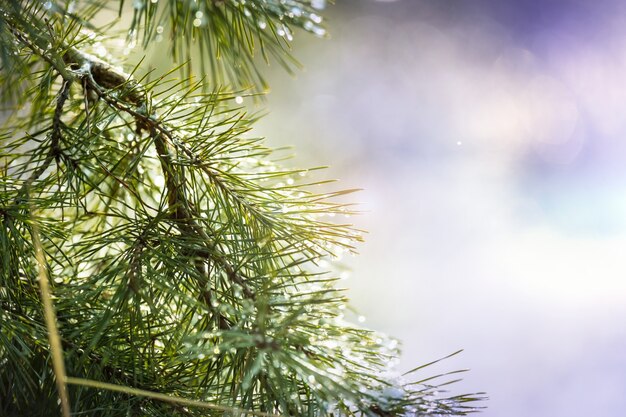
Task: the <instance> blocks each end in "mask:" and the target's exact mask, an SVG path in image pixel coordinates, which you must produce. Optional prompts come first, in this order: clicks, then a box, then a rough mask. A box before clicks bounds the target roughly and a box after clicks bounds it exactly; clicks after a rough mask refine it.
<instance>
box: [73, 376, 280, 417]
mask: <svg viewBox="0 0 626 417" xmlns="http://www.w3.org/2000/svg"><path fill="white" fill-rule="evenodd" d="M65 382H67V383H68V384H70V385H79V386H83V387H89V388H96V389H102V390H107V391H114V392H121V393H123V394H128V395H134V396H138V397H148V398H152V399H154V400H159V401H165V402H168V403H173V404H180V405H186V406H190V407H198V408H207V409H211V410H217V411H224V412H227V413H232V414H234V415H236V414H242V415H247V414H250V415H253V416H259V417H281V415H280V414H274V413H266V412H263V411H254V410H246V409H244V408H237V407H227V406H225V405H219V404H213V403H209V402H206V401H198V400H190V399H188V398H182V397H177V396H174V395H167V394H162V393H160V392H154V391H147V390H143V389H138V388H131V387H125V386H121V385H115V384H109V383H106V382H100V381H94V380H91V379H84V378H74V377H66V378H65Z"/></svg>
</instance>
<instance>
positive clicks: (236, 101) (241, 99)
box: [235, 96, 243, 104]
mask: <svg viewBox="0 0 626 417" xmlns="http://www.w3.org/2000/svg"><path fill="white" fill-rule="evenodd" d="M235 103H237V104H241V103H243V97H241V96H237V97H235Z"/></svg>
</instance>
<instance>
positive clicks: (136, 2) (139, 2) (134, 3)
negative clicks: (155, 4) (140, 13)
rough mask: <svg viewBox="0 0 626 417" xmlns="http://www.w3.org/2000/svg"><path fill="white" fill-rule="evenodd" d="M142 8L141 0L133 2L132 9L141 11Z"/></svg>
mask: <svg viewBox="0 0 626 417" xmlns="http://www.w3.org/2000/svg"><path fill="white" fill-rule="evenodd" d="M143 6H144V4H143V0H135V1H133V7H134V8H135V9H138V10H141V9H143Z"/></svg>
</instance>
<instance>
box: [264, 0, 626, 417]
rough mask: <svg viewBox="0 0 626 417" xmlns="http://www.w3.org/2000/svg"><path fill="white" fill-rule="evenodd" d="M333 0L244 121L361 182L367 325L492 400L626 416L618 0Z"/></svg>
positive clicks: (505, 410)
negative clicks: (293, 75) (293, 63)
mask: <svg viewBox="0 0 626 417" xmlns="http://www.w3.org/2000/svg"><path fill="white" fill-rule="evenodd" d="M337 3H338V4H337V5H336V6H333V7H329V8H328V9H327V10H326V15H327V16H328V19H327V25H328V27H329V32H330V33H331V36H332V40H331V41H328V42H326V41H320V40H315V39H310V38H309V37H308V36H304V35H302V34H300V36H298V37H297V38H296V44H295V46H294V50H295V53H296V56H298V57H299V58H300V60H301V61H302V62H303V63H304V65H305V67H306V71H305V72H303V73H300V74H298V77H297V79H285V75H284V73H283V72H282V71H275V72H273V73H272V74H271V75H270V85H271V86H272V92H271V94H270V95H269V97H268V104H269V108H270V114H269V116H267V117H265V118H264V119H263V120H262V121H261V122H260V124H259V126H258V129H257V131H256V133H259V132H260V133H261V134H263V135H265V136H267V137H268V139H269V140H270V143H271V144H272V145H275V146H278V145H285V144H294V145H295V149H296V151H297V157H296V158H295V160H294V161H293V163H294V164H295V165H299V166H302V165H320V164H329V165H331V168H330V170H329V173H327V174H329V175H331V176H332V177H336V178H340V179H341V182H340V183H339V186H341V187H345V188H352V187H362V188H364V189H365V190H364V191H362V192H360V193H359V194H357V195H356V196H353V198H354V199H357V200H358V201H360V202H362V204H361V205H360V209H361V210H363V211H365V213H364V214H363V215H361V216H358V217H357V218H352V219H350V220H353V221H354V222H355V223H356V224H357V225H358V226H359V227H362V228H365V229H367V230H368V231H369V234H368V236H366V239H367V241H366V243H365V244H363V245H361V246H360V248H359V249H360V252H361V255H360V256H358V257H354V258H350V259H345V260H344V261H345V262H346V263H347V264H348V265H349V266H350V267H351V269H352V277H351V278H350V279H349V280H348V281H347V282H346V285H347V286H349V287H350V289H351V290H350V293H349V294H350V296H351V298H352V300H353V305H354V306H355V307H356V308H357V310H358V312H359V314H363V315H364V316H365V317H366V322H365V324H366V325H367V326H369V327H371V328H374V329H377V330H381V331H383V332H385V333H387V334H389V335H391V336H394V337H397V338H399V339H401V340H402V341H403V352H404V354H403V357H402V361H401V363H400V369H403V370H407V369H409V368H411V367H413V366H415V365H418V364H421V363H424V362H427V361H430V360H432V359H436V358H438V357H441V356H443V355H445V354H448V353H451V352H453V351H455V350H457V349H459V348H463V349H465V352H464V353H463V354H461V355H460V356H459V357H455V358H452V359H450V360H447V361H445V362H444V363H443V364H441V365H439V367H438V368H437V369H435V370H453V369H457V368H460V367H469V368H471V369H472V370H471V372H470V373H468V374H466V375H465V376H464V378H465V380H464V381H463V382H461V383H459V384H458V385H457V386H455V387H452V390H453V391H455V392H457V393H458V392H467V391H476V390H484V391H487V392H488V394H489V397H490V400H489V402H488V407H489V408H488V409H487V410H485V411H484V412H483V414H482V415H483V416H484V417H496V416H497V417H502V416H507V417H583V416H585V417H588V416H603V417H622V416H624V415H626V411H625V410H626V330H625V328H624V322H625V319H626V140H625V139H626V2H624V1H582V0H580V1H550V0H535V1H529V0H517V1H512V0H491V1H487V0H455V1H452V0H397V1H389V0H388V1H373V0H338V1H337ZM290 163H291V162H290ZM433 371H434V370H433ZM427 372H428V371H427ZM431 372H432V371H431Z"/></svg>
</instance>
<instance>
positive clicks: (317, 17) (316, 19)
mask: <svg viewBox="0 0 626 417" xmlns="http://www.w3.org/2000/svg"><path fill="white" fill-rule="evenodd" d="M309 19H311V20H312V21H313V22H315V23H322V16H320V15H317V14H315V13H311V14H310V15H309Z"/></svg>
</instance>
